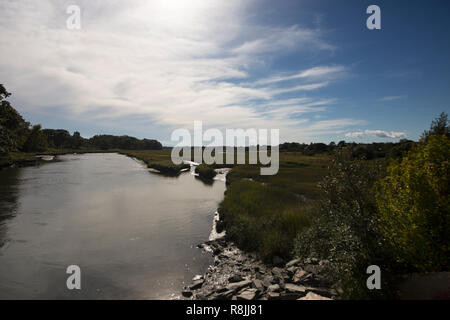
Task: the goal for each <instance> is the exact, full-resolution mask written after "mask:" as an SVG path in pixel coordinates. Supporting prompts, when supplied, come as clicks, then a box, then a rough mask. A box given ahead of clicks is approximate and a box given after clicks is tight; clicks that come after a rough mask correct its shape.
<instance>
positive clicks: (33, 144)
mask: <svg viewBox="0 0 450 320" xmlns="http://www.w3.org/2000/svg"><path fill="white" fill-rule="evenodd" d="M46 149H47V138H46V137H45V135H44V134H43V133H42V130H41V125H39V124H38V125H35V126H33V128H32V129H31V132H30V134H29V135H28V138H27V140H26V141H25V144H24V145H23V150H24V151H25V152H42V151H45V150H46Z"/></svg>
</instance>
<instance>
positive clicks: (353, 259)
mask: <svg viewBox="0 0 450 320" xmlns="http://www.w3.org/2000/svg"><path fill="white" fill-rule="evenodd" d="M382 172H383V170H382V167H381V166H380V165H378V164H377V163H376V162H374V161H367V160H352V154H351V152H350V151H349V150H337V151H336V153H335V154H334V157H333V160H332V164H331V166H330V168H329V173H328V175H327V176H326V177H325V178H324V180H323V182H322V183H321V184H320V187H321V188H322V189H323V191H324V193H325V199H324V200H323V201H321V202H320V206H319V208H318V212H317V214H316V215H315V217H314V219H313V222H312V225H311V227H310V228H309V229H307V230H305V231H304V232H302V233H300V234H299V235H298V237H297V238H296V240H295V246H294V252H295V255H296V256H298V257H300V258H303V259H307V258H318V259H321V260H324V259H327V260H329V261H330V263H328V264H327V270H325V272H326V273H327V275H328V276H329V278H330V279H331V280H332V281H333V282H334V283H335V285H336V286H338V287H341V288H342V289H343V291H344V295H343V297H345V298H358V299H361V298H375V297H377V296H378V295H380V296H383V295H387V296H389V295H390V287H389V286H387V282H388V281H387V280H388V279H389V274H390V271H389V270H390V268H391V265H390V259H389V254H388V251H387V247H386V245H385V244H386V243H385V240H384V238H383V236H382V234H381V232H380V230H379V220H378V211H377V207H376V201H375V189H374V183H375V181H377V179H379V178H380V177H381V175H382ZM373 264H375V265H378V266H379V267H380V268H381V270H383V277H382V281H383V282H384V283H383V284H382V288H383V289H384V290H382V291H381V292H380V291H379V290H374V291H371V290H368V289H367V287H366V279H367V274H366V269H367V267H368V266H370V265H373Z"/></svg>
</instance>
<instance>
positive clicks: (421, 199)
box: [377, 134, 450, 271]
mask: <svg viewBox="0 0 450 320" xmlns="http://www.w3.org/2000/svg"><path fill="white" fill-rule="evenodd" d="M449 158H450V139H449V137H448V136H446V134H442V135H429V136H427V139H424V140H423V142H422V143H420V144H419V145H417V146H416V147H415V148H413V149H412V150H411V151H410V152H409V153H408V155H407V156H406V157H404V158H403V159H402V160H401V161H394V162H392V163H391V164H390V166H389V167H388V173H389V176H388V177H386V178H385V179H383V180H382V181H381V182H380V183H379V184H378V193H377V200H378V206H379V210H380V213H381V226H382V230H383V232H384V234H385V235H386V237H387V238H388V239H389V241H390V242H391V243H392V245H393V247H394V249H395V257H396V259H397V260H398V261H399V262H400V263H403V264H405V265H406V266H409V265H410V266H413V267H414V268H416V269H418V270H420V271H443V270H448V268H449V265H450V202H449V191H450V190H449V189H450V188H449V186H450V162H449Z"/></svg>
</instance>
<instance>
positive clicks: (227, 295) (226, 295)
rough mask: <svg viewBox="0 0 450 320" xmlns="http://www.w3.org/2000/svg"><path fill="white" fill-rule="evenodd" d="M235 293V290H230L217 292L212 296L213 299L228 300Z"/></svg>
mask: <svg viewBox="0 0 450 320" xmlns="http://www.w3.org/2000/svg"><path fill="white" fill-rule="evenodd" d="M233 294H234V290H228V291H224V292H221V293H216V294H213V295H212V296H211V300H228V299H231V297H232V296H233Z"/></svg>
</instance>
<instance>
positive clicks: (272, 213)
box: [219, 152, 330, 262]
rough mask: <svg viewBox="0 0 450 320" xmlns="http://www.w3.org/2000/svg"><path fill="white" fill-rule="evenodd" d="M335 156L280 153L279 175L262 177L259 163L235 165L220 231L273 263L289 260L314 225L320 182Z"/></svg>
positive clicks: (229, 181) (222, 211) (321, 194)
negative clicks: (301, 234) (303, 233)
mask: <svg viewBox="0 0 450 320" xmlns="http://www.w3.org/2000/svg"><path fill="white" fill-rule="evenodd" d="M329 163H330V156H329V155H326V154H322V155H316V156H305V155H303V154H301V153H299V152H281V153H280V168H279V171H278V173H277V174H276V175H272V176H262V175H260V167H259V166H256V165H253V166H252V165H238V166H235V167H234V168H233V169H232V170H231V171H230V172H229V173H228V175H227V185H228V187H227V192H226V194H225V198H224V200H223V201H222V203H221V204H220V207H219V212H220V214H221V219H222V222H221V223H220V226H221V227H224V228H226V230H227V234H228V236H229V237H230V238H231V239H232V240H233V241H234V242H236V244H237V245H238V246H239V247H240V248H242V249H244V250H249V251H255V252H257V253H258V254H259V256H260V257H261V258H262V259H263V260H265V261H267V262H271V261H272V258H273V257H274V256H279V257H282V258H284V259H289V258H290V257H291V256H292V249H293V244H294V239H295V237H296V235H297V234H298V232H300V231H301V230H303V229H304V228H306V227H308V226H309V221H310V217H311V215H312V213H313V211H314V210H315V207H316V205H317V201H318V200H319V199H321V198H322V197H323V193H322V191H321V190H320V189H319V188H318V182H319V181H321V179H322V178H323V177H324V175H325V174H326V169H327V166H328V165H329Z"/></svg>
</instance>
